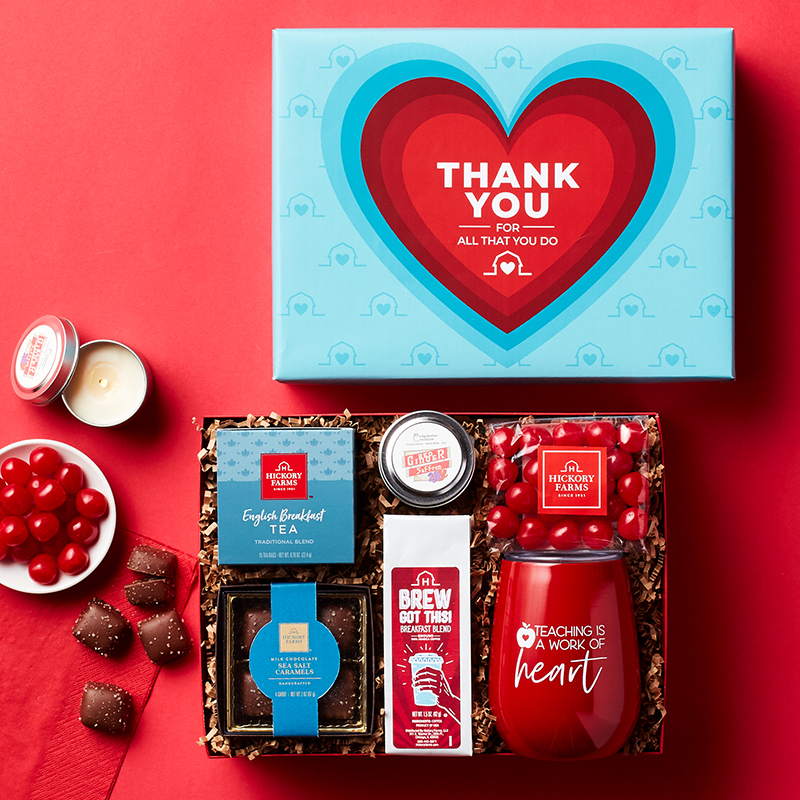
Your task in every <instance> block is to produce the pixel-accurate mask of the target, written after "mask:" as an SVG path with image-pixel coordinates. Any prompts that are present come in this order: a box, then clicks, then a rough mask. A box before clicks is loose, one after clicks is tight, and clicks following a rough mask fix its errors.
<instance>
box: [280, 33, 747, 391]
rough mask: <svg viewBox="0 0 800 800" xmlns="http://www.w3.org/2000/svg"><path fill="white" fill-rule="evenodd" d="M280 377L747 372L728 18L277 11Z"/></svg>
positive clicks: (644, 376) (725, 375) (656, 376)
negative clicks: (292, 15) (742, 365)
mask: <svg viewBox="0 0 800 800" xmlns="http://www.w3.org/2000/svg"><path fill="white" fill-rule="evenodd" d="M273 75H274V92H273V98H274V108H273V128H274V129H273V141H274V145H273V165H274V190H273V204H274V220H273V241H274V253H273V280H274V291H273V298H274V308H273V320H274V337H273V340H274V376H275V378H276V379H278V380H284V381H314V382H320V381H373V380H376V381H377V380H417V381H419V380H426V379H429V380H443V379H476V380H487V379H489V380H496V379H503V378H508V379H517V380H519V379H525V378H535V379H542V380H547V379H569V378H573V379H578V380H594V379H638V380H660V379H678V380H687V379H698V378H706V379H730V378H732V377H733V374H734V363H733V32H732V31H731V30H729V29H692V28H681V29H647V30H625V29H615V30H592V29H580V30H555V29H553V30H550V29H548V30H533V29H525V30H512V29H503V30H470V29H448V30H437V29H427V30H426V29H415V30H391V29H384V30H369V29H362V30H335V29H330V30H279V31H276V32H275V34H274V70H273Z"/></svg>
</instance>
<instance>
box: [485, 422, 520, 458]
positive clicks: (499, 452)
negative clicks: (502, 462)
mask: <svg viewBox="0 0 800 800" xmlns="http://www.w3.org/2000/svg"><path fill="white" fill-rule="evenodd" d="M519 445H520V442H519V439H518V437H517V435H516V433H514V431H513V430H512V429H511V428H509V427H508V426H507V425H503V426H502V427H500V428H496V429H495V430H494V431H493V432H492V434H491V435H490V436H489V448H490V449H491V451H492V452H493V453H494V454H495V455H496V456H502V457H503V458H511V456H513V455H514V453H516V452H517V450H518V449H519Z"/></svg>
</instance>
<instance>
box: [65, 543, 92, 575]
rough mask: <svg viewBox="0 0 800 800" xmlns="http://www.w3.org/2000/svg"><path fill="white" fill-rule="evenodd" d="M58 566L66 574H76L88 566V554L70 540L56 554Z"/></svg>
mask: <svg viewBox="0 0 800 800" xmlns="http://www.w3.org/2000/svg"><path fill="white" fill-rule="evenodd" d="M58 566H59V568H60V569H61V570H62V572H66V573H67V575H77V574H78V573H79V572H83V570H85V569H86V567H88V566H89V554H88V553H87V552H86V549H85V548H84V547H83V546H82V545H79V544H76V543H75V542H70V543H69V544H68V545H67V546H66V547H65V548H64V549H63V550H62V551H61V552H60V553H59V556H58Z"/></svg>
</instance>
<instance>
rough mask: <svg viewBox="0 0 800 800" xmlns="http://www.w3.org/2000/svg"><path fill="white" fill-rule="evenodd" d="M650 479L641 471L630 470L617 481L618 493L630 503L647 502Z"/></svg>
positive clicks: (635, 504) (633, 504) (636, 504)
mask: <svg viewBox="0 0 800 800" xmlns="http://www.w3.org/2000/svg"><path fill="white" fill-rule="evenodd" d="M648 488H649V485H648V480H647V477H646V476H645V475H642V473H641V472H629V473H627V475H623V476H622V477H621V478H620V479H619V480H618V481H617V494H618V495H619V496H620V497H621V498H622V499H623V500H624V501H625V502H626V503H627V504H628V505H629V506H638V505H640V504H642V503H646V502H647V493H648Z"/></svg>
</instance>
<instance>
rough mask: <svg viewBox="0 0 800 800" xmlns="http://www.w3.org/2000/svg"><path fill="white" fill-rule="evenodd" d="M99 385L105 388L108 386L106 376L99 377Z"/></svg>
mask: <svg viewBox="0 0 800 800" xmlns="http://www.w3.org/2000/svg"><path fill="white" fill-rule="evenodd" d="M100 385H101V386H102V387H103V388H104V389H105V388H106V386H108V378H100Z"/></svg>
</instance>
